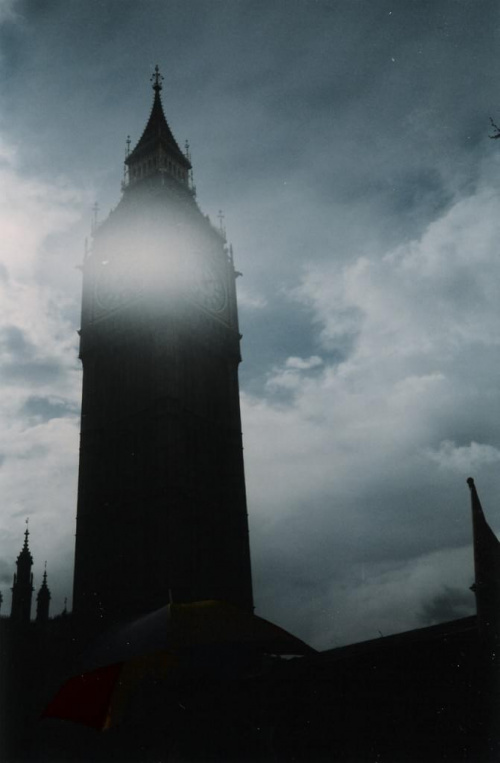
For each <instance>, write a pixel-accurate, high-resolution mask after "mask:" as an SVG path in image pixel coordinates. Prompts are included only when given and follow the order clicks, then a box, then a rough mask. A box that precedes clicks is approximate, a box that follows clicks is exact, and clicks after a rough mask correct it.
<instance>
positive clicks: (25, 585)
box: [10, 520, 33, 623]
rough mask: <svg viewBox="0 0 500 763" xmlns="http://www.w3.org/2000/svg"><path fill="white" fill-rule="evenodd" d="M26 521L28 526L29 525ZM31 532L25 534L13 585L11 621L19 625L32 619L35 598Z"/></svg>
mask: <svg viewBox="0 0 500 763" xmlns="http://www.w3.org/2000/svg"><path fill="white" fill-rule="evenodd" d="M27 523H28V522H27V520H26V524H27ZM28 537H29V530H28V528H27V527H26V532H25V533H24V545H23V547H22V549H21V553H20V554H19V556H18V557H17V562H16V565H17V573H15V574H14V580H13V583H12V609H11V612H10V617H11V620H14V621H15V622H17V623H29V621H30V619H31V599H32V597H33V574H32V572H31V568H32V566H33V557H32V556H31V553H30V550H29V547H28Z"/></svg>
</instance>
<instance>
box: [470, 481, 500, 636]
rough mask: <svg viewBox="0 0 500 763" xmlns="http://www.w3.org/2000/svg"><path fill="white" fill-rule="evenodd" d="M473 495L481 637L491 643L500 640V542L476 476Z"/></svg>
mask: <svg viewBox="0 0 500 763" xmlns="http://www.w3.org/2000/svg"><path fill="white" fill-rule="evenodd" d="M467 484H468V485H469V489H470V493H471V506H472V533H473V544H474V578H475V579H474V585H473V586H471V589H472V591H474V594H475V596H476V608H477V624H478V629H479V635H480V636H481V638H482V639H483V640H486V641H488V642H489V643H491V644H495V643H498V642H499V640H500V638H499V637H500V542H499V541H498V538H497V537H496V535H495V533H494V532H493V530H492V529H491V527H490V526H489V524H488V523H487V521H486V518H485V516H484V513H483V509H482V506H481V502H480V501H479V496H478V494H477V490H476V486H475V484H474V480H473V479H472V477H469V479H468V480H467Z"/></svg>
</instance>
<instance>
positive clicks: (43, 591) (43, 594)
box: [37, 569, 51, 599]
mask: <svg viewBox="0 0 500 763" xmlns="http://www.w3.org/2000/svg"><path fill="white" fill-rule="evenodd" d="M41 598H49V599H50V598H51V595H50V589H49V587H48V585H47V569H45V571H44V573H43V580H42V585H41V586H40V588H39V589H38V594H37V599H41Z"/></svg>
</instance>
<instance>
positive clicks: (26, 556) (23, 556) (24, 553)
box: [17, 528, 33, 565]
mask: <svg viewBox="0 0 500 763" xmlns="http://www.w3.org/2000/svg"><path fill="white" fill-rule="evenodd" d="M29 534H30V532H29V530H28V528H26V530H25V532H24V544H23V547H22V549H21V553H20V554H19V556H18V557H17V563H18V564H19V562H21V561H23V560H26V561H28V562H29V564H30V565H31V564H33V557H32V556H31V552H30V550H29V546H28V537H29Z"/></svg>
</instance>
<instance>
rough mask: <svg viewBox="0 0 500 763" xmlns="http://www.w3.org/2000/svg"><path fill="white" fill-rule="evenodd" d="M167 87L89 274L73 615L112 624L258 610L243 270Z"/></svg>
mask: <svg viewBox="0 0 500 763" xmlns="http://www.w3.org/2000/svg"><path fill="white" fill-rule="evenodd" d="M161 80H162V77H161V75H160V73H159V71H158V67H156V70H155V74H154V75H153V77H152V81H153V90H154V100H153V107H152V110H151V114H150V117H149V120H148V122H147V125H146V127H145V129H144V132H143V134H142V136H141V138H140V140H139V142H138V143H137V145H136V146H135V148H134V149H133V151H131V152H130V153H129V154H128V156H127V158H126V162H125V163H126V173H127V175H126V179H125V182H124V189H123V196H122V199H121V201H120V202H119V204H118V206H117V207H116V209H115V210H114V211H113V212H112V213H111V214H110V216H109V217H108V219H107V220H106V221H105V222H103V223H102V224H101V225H99V226H98V227H96V229H95V231H94V237H93V245H92V247H91V250H90V252H88V253H87V255H86V257H85V261H84V266H83V297H82V318H81V331H80V358H81V361H82V365H83V392H82V418H81V444H80V468H79V483H78V509H77V532H76V556H75V579H74V601H73V611H74V614H75V616H76V617H80V618H87V619H89V620H93V619H94V618H103V619H104V620H105V621H106V622H108V621H116V620H121V619H128V618H132V617H136V616H138V615H140V614H142V613H145V612H148V611H151V610H153V609H155V608H158V607H161V606H163V605H164V604H166V603H167V602H168V601H169V598H173V600H174V601H178V602H188V601H197V600H202V599H221V600H225V601H229V602H232V603H233V604H236V605H239V606H241V607H243V608H246V609H249V610H251V609H252V583H251V572H250V551H249V539H248V521H247V509H246V497H245V481H244V469H243V451H242V439H241V420H240V407H239V388H238V365H239V363H240V360H241V358H240V349H239V344H240V335H239V330H238V316H237V305H236V288H235V279H236V273H235V270H234V266H233V260H232V255H231V252H230V250H229V249H228V247H227V244H226V241H225V236H224V235H223V233H222V232H221V230H219V229H217V228H215V227H213V226H212V224H211V223H210V221H209V220H208V218H207V217H206V216H204V215H203V214H202V213H201V212H200V210H199V207H198V205H197V203H196V201H195V198H194V191H193V188H192V182H191V180H190V173H191V164H190V160H189V156H188V155H187V153H186V154H184V153H183V152H182V151H181V150H180V148H179V146H178V144H177V142H176V140H175V138H174V136H173V134H172V132H171V130H170V127H169V125H168V123H167V121H166V119H165V115H164V112H163V107H162V102H161V97H160V93H161V89H162V85H161Z"/></svg>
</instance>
